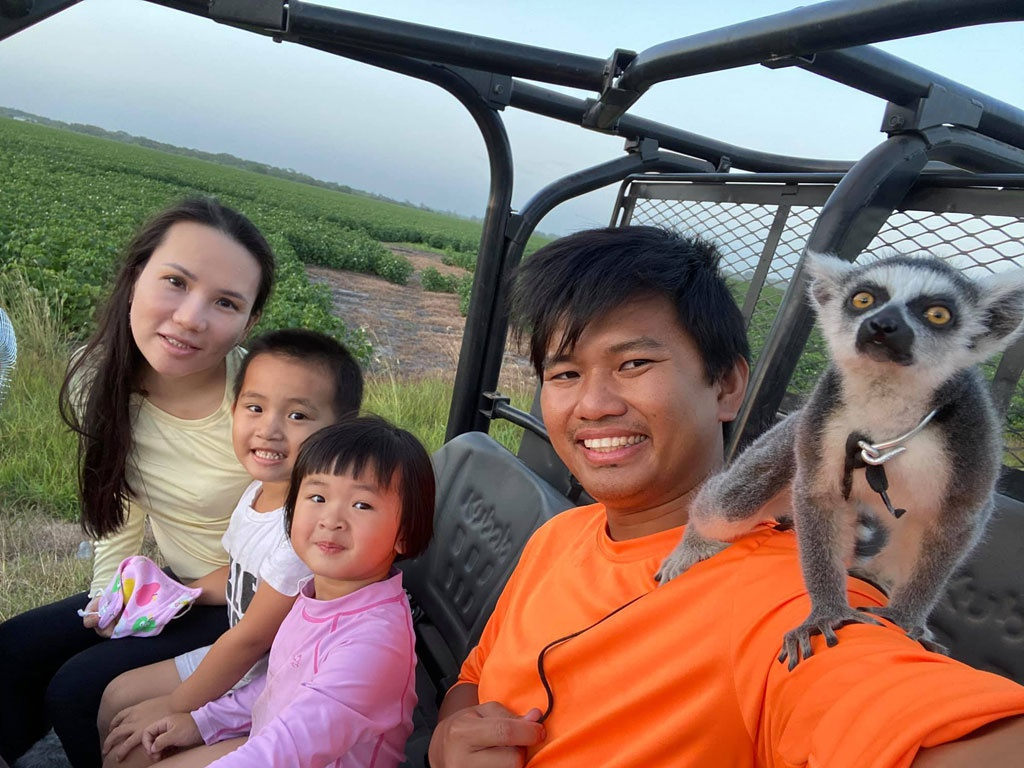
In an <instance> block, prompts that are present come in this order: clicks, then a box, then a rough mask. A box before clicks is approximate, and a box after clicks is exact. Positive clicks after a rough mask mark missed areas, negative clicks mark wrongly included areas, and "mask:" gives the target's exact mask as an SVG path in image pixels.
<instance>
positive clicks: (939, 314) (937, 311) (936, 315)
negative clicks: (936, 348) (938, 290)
mask: <svg viewBox="0 0 1024 768" xmlns="http://www.w3.org/2000/svg"><path fill="white" fill-rule="evenodd" d="M924 319H925V320H927V321H928V322H929V323H931V324H932V325H945V324H946V323H948V322H949V321H950V320H952V319H953V313H951V312H950V311H949V310H948V309H946V308H945V307H943V306H940V305H936V306H934V307H928V309H926V310H925V311H924Z"/></svg>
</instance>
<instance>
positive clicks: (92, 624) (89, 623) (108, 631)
mask: <svg viewBox="0 0 1024 768" xmlns="http://www.w3.org/2000/svg"><path fill="white" fill-rule="evenodd" d="M99 605H100V599H99V598H98V597H94V598H93V599H92V600H90V601H89V603H88V605H86V606H85V609H84V610H81V611H79V612H78V615H79V616H81V617H82V626H84V627H85V628H86V629H94V630H96V634H97V635H99V636H100V637H110V636H111V635H112V634H114V627H116V626H117V619H115V620H114V621H112V622H110V623H109V624H107V626H106V627H104V628H103V629H100V626H99V624H100V614H99V612H98V611H97V610H96V609H97V608H98V607H99ZM119 618H121V617H120V616H118V619H119Z"/></svg>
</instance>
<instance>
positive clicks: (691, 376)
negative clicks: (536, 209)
mask: <svg viewBox="0 0 1024 768" xmlns="http://www.w3.org/2000/svg"><path fill="white" fill-rule="evenodd" d="M560 340H561V333H560V332H558V331H557V330H556V333H555V334H554V336H553V338H552V339H551V342H550V344H549V348H548V357H547V359H546V360H545V363H544V386H543V388H542V389H541V409H542V412H543V415H544V423H545V425H546V426H547V428H548V432H549V434H550V436H551V443H552V446H553V447H554V449H555V451H556V452H557V453H558V455H559V456H560V457H561V459H562V461H564V462H565V464H566V466H568V468H569V470H570V471H571V472H572V473H573V474H574V475H575V476H576V478H577V479H578V480H579V481H580V483H582V485H583V487H584V488H586V490H587V492H588V493H590V495H591V496H593V497H594V498H595V499H596V500H597V501H599V502H601V503H603V504H605V506H606V507H607V508H608V515H609V526H610V529H611V530H612V535H613V536H614V535H615V533H616V531H615V527H616V526H615V519H616V518H620V519H621V520H622V521H623V522H629V523H630V524H633V523H635V524H636V525H638V526H639V528H637V529H635V530H632V531H631V533H630V535H645V534H646V533H650V532H653V531H652V530H647V529H648V528H650V527H651V526H652V525H653V526H654V527H655V528H656V529H661V528H664V527H670V526H667V525H665V522H666V521H665V519H664V518H665V516H666V515H668V516H669V517H674V518H678V519H675V520H674V523H673V524H674V525H680V524H682V523H684V522H685V510H686V508H687V506H688V504H687V498H688V494H689V493H690V492H691V491H692V490H693V489H694V488H695V487H696V486H697V485H699V484H700V483H701V482H702V481H703V480H704V478H705V477H707V475H708V474H710V473H711V472H712V471H714V470H715V469H717V468H718V467H719V466H720V465H721V462H722V442H723V439H722V422H723V421H727V420H731V419H732V418H734V417H735V415H736V412H737V410H738V408H739V405H740V403H741V401H742V397H743V390H744V388H745V386H746V375H745V373H746V367H745V366H743V367H742V368H743V370H742V372H741V373H740V374H735V373H734V374H733V375H731V376H726V377H725V378H723V380H722V381H721V382H715V383H708V381H707V379H706V378H705V375H704V363H703V361H702V359H701V356H700V353H699V352H698V350H697V347H696V345H695V344H694V342H693V340H692V338H691V337H690V335H689V334H688V333H687V332H686V331H684V330H683V329H682V327H680V325H679V321H678V318H677V315H676V311H675V308H674V307H673V306H672V304H671V302H670V301H669V300H668V299H667V298H666V297H663V296H659V295H651V296H643V297H638V298H635V299H633V300H631V301H628V302H626V303H624V304H621V305H620V306H618V307H617V308H615V309H612V310H611V311H609V312H608V313H607V314H605V315H603V316H602V317H600V318H598V319H596V320H594V321H592V322H591V323H590V324H589V325H588V326H587V327H586V328H585V329H584V331H583V333H582V334H581V336H580V338H579V341H578V342H577V343H576V344H575V346H574V347H572V348H571V349H568V350H565V351H564V352H563V353H561V354H559V353H558V346H559V342H560ZM737 390H738V391H737ZM655 520H660V521H661V522H659V523H655Z"/></svg>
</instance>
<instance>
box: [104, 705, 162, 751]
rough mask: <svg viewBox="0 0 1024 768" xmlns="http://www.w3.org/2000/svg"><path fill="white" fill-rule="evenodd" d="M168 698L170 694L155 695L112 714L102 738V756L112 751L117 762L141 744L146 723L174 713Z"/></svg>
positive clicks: (148, 723)
mask: <svg viewBox="0 0 1024 768" xmlns="http://www.w3.org/2000/svg"><path fill="white" fill-rule="evenodd" d="M170 700H171V697H170V696H155V697H154V698H152V699H147V700H146V701H142V702H139V703H138V704H135V705H133V706H130V707H125V708H124V709H122V710H121V711H120V712H118V713H117V714H116V715H114V719H113V720H111V721H110V730H109V731H108V732H107V736H106V738H105V739H104V740H103V750H102V751H103V757H106V756H107V755H108V754H111V753H112V754H113V756H114V759H115V760H117V762H121V761H122V760H124V759H125V758H126V757H127V756H128V753H129V752H131V751H132V750H133V749H135V747H137V746H139V745H140V744H142V732H143V731H145V730H146V726H147V725H150V724H151V723H155V722H156V721H157V720H160V719H161V718H163V717H166V716H167V715H170V714H173V713H174V710H173V709H171V702H170Z"/></svg>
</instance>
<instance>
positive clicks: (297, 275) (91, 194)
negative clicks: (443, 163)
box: [0, 118, 481, 359]
mask: <svg viewBox="0 0 1024 768" xmlns="http://www.w3.org/2000/svg"><path fill="white" fill-rule="evenodd" d="M0 168H3V169H4V170H3V176H2V178H0V191H2V194H0V279H2V278H3V276H4V275H7V277H8V279H10V278H11V276H12V275H13V274H17V275H20V276H23V277H24V279H25V280H27V281H28V283H29V284H30V285H31V286H33V287H34V288H35V289H37V290H39V291H40V292H41V293H42V294H43V295H44V296H45V297H46V299H47V301H48V302H49V303H50V305H51V307H52V308H53V310H54V314H55V315H59V316H60V317H62V318H63V321H64V323H65V325H66V327H67V330H68V332H69V333H70V334H71V336H72V338H80V337H81V336H83V335H84V334H86V333H87V332H88V330H89V328H90V326H91V323H92V316H93V312H94V310H95V307H96V305H97V303H98V302H99V301H100V299H101V297H102V295H103V291H104V287H105V286H106V285H107V284H108V282H109V279H110V277H111V275H112V272H113V269H114V265H115V263H116V260H117V256H118V254H119V252H120V249H121V248H122V247H123V245H124V244H125V242H126V241H127V240H128V239H129V238H130V236H131V234H132V233H133V231H134V230H135V229H136V228H137V227H138V225H139V224H140V223H141V222H142V221H143V220H144V219H145V218H146V217H147V216H149V215H150V214H152V213H154V212H155V211H157V210H158V209H160V208H162V207H164V206H166V205H169V204H171V203H173V202H175V201H176V200H179V199H181V198H182V197H185V196H187V195H196V194H199V195H212V196H215V197H217V198H218V199H220V200H221V201H222V202H224V203H225V204H227V205H230V206H232V207H235V208H238V209H239V210H241V211H243V212H244V213H245V214H246V215H247V216H249V217H250V218H251V219H252V220H253V221H254V222H255V223H256V225H257V226H258V227H259V228H260V229H261V230H262V231H263V233H264V234H265V235H266V237H267V239H268V240H269V241H270V243H271V245H272V246H273V247H274V251H275V253H276V255H277V259H278V267H279V280H278V283H277V287H276V289H275V295H274V298H273V300H272V301H271V304H270V305H269V307H268V309H267V312H266V313H265V315H264V317H263V320H262V321H261V324H260V328H263V329H265V328H271V327H283V326H298V325H301V326H304V327H307V328H314V329H318V330H322V331H325V332H327V333H330V334H332V335H334V336H336V337H338V338H340V339H342V340H343V341H346V342H347V343H348V344H349V345H350V346H352V348H353V350H354V351H355V352H357V354H359V355H360V356H361V357H362V358H363V359H366V358H368V356H369V354H370V347H369V343H368V341H367V339H366V337H365V335H364V334H363V333H362V332H361V331H359V330H358V329H346V328H345V326H344V324H343V323H342V321H341V320H340V319H338V318H336V317H333V316H332V315H331V303H330V295H329V293H328V290H327V288H326V287H325V286H321V285H311V284H310V283H309V281H308V280H307V279H306V275H305V271H304V269H303V264H315V265H319V266H327V267H335V268H340V269H350V270H354V271H360V272H368V273H371V274H378V275H380V276H381V277H383V278H385V279H387V280H390V281H392V282H395V283H399V284H404V283H405V281H406V280H407V278H408V277H409V275H410V273H411V272H412V265H411V264H410V263H409V261H408V260H407V259H405V258H404V257H401V256H397V255H395V254H392V253H391V252H390V251H389V250H388V249H387V248H385V247H384V245H382V243H384V242H404V243H413V244H423V245H424V246H429V247H431V248H434V249H440V250H442V251H444V252H445V253H446V254H448V256H449V257H450V259H451V260H453V261H455V262H457V263H460V264H463V265H468V266H470V267H472V265H473V264H474V262H475V257H476V249H477V246H478V244H479V240H480V233H481V225H480V224H479V223H478V222H473V221H469V220H464V219H458V218H455V217H452V216H446V215H443V214H439V213H435V212H431V211H426V210H422V209H418V208H413V207H410V206H405V205H400V204H397V203H389V202H385V201H381V200H378V199H374V198H372V197H369V196H362V195H358V194H346V193H344V192H339V191H335V190H331V189H325V188H322V187H317V186H311V185H309V184H302V183H298V182H295V181H290V180H287V179H282V178H276V177H273V176H269V175H266V174H261V173H255V172H252V171H248V170H242V169H238V168H231V167H227V166H223V165H218V164H215V163H211V162H208V161H204V160H199V159H195V158H191V157H184V156H180V155H173V154H168V153H165V152H159V151H156V150H153V149H148V148H145V147H140V146H134V145H130V144H123V143H119V142H115V141H111V140H108V139H103V138H97V137H93V136H87V135H82V134H78V133H73V132H70V131H64V130H58V129H55V128H50V127H45V126H41V125H36V124H33V123H30V122H25V121H20V120H13V119H8V118H0ZM257 330H259V328H258V329H257Z"/></svg>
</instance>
